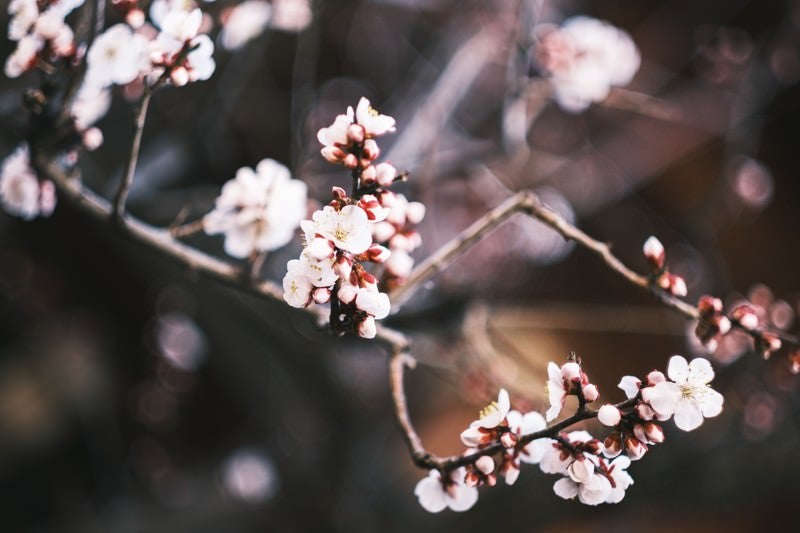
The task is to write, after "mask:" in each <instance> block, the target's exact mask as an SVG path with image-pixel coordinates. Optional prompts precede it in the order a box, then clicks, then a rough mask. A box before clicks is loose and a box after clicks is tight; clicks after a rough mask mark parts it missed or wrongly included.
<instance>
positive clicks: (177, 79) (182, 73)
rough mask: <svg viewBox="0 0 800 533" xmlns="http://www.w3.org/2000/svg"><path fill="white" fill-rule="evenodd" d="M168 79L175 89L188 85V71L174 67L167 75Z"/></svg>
mask: <svg viewBox="0 0 800 533" xmlns="http://www.w3.org/2000/svg"><path fill="white" fill-rule="evenodd" d="M169 79H170V80H172V84H173V85H174V86H175V87H183V86H184V85H186V84H187V83H189V71H188V70H186V69H185V68H184V67H175V68H173V69H172V72H170V73H169Z"/></svg>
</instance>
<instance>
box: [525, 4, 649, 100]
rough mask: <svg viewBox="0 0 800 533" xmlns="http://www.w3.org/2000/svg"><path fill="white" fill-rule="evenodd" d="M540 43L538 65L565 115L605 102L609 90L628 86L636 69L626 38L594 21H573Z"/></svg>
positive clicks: (631, 46)
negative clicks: (540, 66) (539, 63)
mask: <svg viewBox="0 0 800 533" xmlns="http://www.w3.org/2000/svg"><path fill="white" fill-rule="evenodd" d="M541 42H542V44H541V45H540V49H539V54H540V56H541V62H542V63H543V66H544V68H545V69H546V70H548V71H549V73H550V74H551V82H552V84H553V88H554V90H555V97H556V100H557V101H558V103H559V104H560V105H561V107H563V108H564V109H565V110H567V111H572V112H579V111H583V110H584V109H586V108H587V107H589V105H590V104H591V103H592V102H599V101H601V100H603V99H605V97H606V96H608V92H609V90H610V88H611V86H621V85H626V84H628V83H629V82H630V80H631V79H632V78H633V75H634V74H635V73H636V71H637V70H638V69H639V63H640V57H639V52H638V50H637V49H636V45H634V44H633V41H632V40H631V38H630V36H629V35H628V34H627V33H626V32H624V31H622V30H620V29H619V28H615V27H614V26H611V25H610V24H608V23H606V22H602V21H600V20H597V19H593V18H589V17H573V18H571V19H569V20H567V21H566V22H565V23H564V24H563V26H562V27H561V28H560V29H557V30H553V31H551V32H550V33H548V34H546V35H544V36H543V37H542V39H541Z"/></svg>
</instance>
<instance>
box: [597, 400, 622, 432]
mask: <svg viewBox="0 0 800 533" xmlns="http://www.w3.org/2000/svg"><path fill="white" fill-rule="evenodd" d="M597 420H599V421H600V423H601V424H603V425H604V426H608V427H614V426H616V425H617V424H619V421H620V420H622V414H621V413H620V412H619V409H617V408H616V407H614V406H613V405H611V404H609V403H607V404H605V405H604V406H602V407H601V408H600V410H599V411H597Z"/></svg>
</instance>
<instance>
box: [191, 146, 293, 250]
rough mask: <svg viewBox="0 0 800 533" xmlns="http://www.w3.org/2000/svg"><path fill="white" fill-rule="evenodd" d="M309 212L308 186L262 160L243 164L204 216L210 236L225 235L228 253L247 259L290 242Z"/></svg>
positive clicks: (280, 166) (284, 169) (276, 164)
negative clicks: (255, 163) (247, 165)
mask: <svg viewBox="0 0 800 533" xmlns="http://www.w3.org/2000/svg"><path fill="white" fill-rule="evenodd" d="M305 213H306V185H305V183H303V182H302V181H299V180H294V179H291V174H290V173H289V169H287V168H286V167H284V166H283V165H281V164H280V163H278V162H277V161H275V160H273V159H263V160H262V161H261V162H259V163H258V165H257V166H256V168H255V170H253V169H251V168H248V167H243V168H240V169H239V170H238V171H237V172H236V177H235V178H234V179H232V180H230V181H228V182H227V183H226V184H225V185H224V186H223V187H222V194H221V195H220V196H219V197H218V198H217V200H216V205H215V207H214V210H213V211H211V212H210V213H208V214H207V215H206V216H205V218H204V219H203V227H204V229H205V232H206V233H207V234H209V235H216V234H220V233H222V234H224V235H225V252H226V253H228V254H229V255H232V256H233V257H238V258H244V257H247V256H248V255H250V254H251V253H253V252H266V251H270V250H275V249H276V248H280V247H281V246H284V245H285V244H287V243H288V242H289V241H290V240H291V239H292V237H293V236H294V231H295V229H296V228H297V226H298V225H299V224H300V221H301V219H302V218H303V216H304V215H305Z"/></svg>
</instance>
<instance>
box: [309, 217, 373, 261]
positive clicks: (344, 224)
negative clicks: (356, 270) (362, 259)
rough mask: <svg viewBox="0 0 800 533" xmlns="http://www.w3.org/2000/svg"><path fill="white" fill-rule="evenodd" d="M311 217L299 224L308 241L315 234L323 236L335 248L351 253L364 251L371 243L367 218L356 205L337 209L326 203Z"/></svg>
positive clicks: (310, 240) (311, 239)
mask: <svg viewBox="0 0 800 533" xmlns="http://www.w3.org/2000/svg"><path fill="white" fill-rule="evenodd" d="M311 218H312V219H311V220H304V221H303V222H301V224H300V225H301V227H302V228H303V232H305V235H306V241H307V242H309V243H310V242H312V241H313V240H314V238H315V237H317V236H320V237H324V238H326V239H328V240H330V241H331V242H332V243H333V244H334V246H336V248H338V249H340V250H344V251H346V252H350V253H352V254H361V253H364V252H366V251H367V248H369V246H370V245H371V244H372V232H371V231H370V228H369V218H368V217H367V213H366V212H365V211H364V210H363V209H361V208H360V207H358V206H355V205H346V206H344V207H343V208H342V209H341V211H337V210H336V209H335V208H334V207H331V206H329V205H327V206H325V207H324V208H323V209H322V210H320V211H316V212H314V214H313V215H312V217H311Z"/></svg>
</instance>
